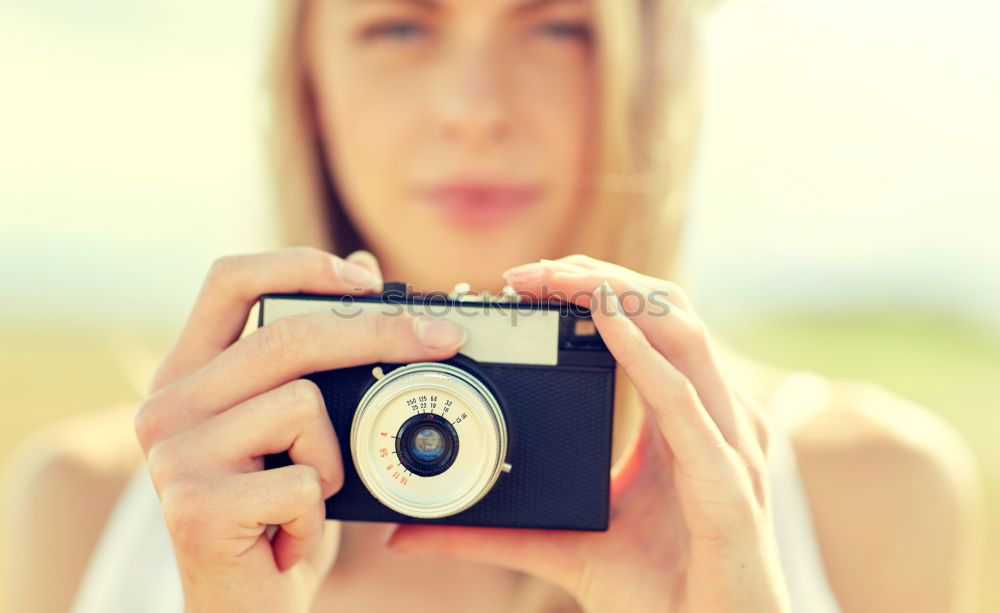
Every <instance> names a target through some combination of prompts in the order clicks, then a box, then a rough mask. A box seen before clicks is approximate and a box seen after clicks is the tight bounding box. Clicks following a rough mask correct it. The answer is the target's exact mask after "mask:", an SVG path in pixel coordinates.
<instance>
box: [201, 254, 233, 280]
mask: <svg viewBox="0 0 1000 613" xmlns="http://www.w3.org/2000/svg"><path fill="white" fill-rule="evenodd" d="M240 261H241V257H240V256H238V255H223V256H220V257H217V258H215V259H214V260H213V261H212V264H211V265H210V266H209V267H208V275H207V276H206V278H205V281H206V284H210V285H217V284H220V283H223V282H225V281H226V279H229V278H230V277H231V276H232V274H233V270H235V269H236V268H237V267H238V265H239V263H240Z"/></svg>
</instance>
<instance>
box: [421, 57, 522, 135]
mask: <svg viewBox="0 0 1000 613" xmlns="http://www.w3.org/2000/svg"><path fill="white" fill-rule="evenodd" d="M503 73H504V69H503V66H502V62H501V61H500V59H499V58H498V57H497V54H496V53H495V52H494V51H491V50H490V49H488V48H479V49H468V48H466V49H464V50H462V51H456V52H455V53H454V56H453V58H452V60H451V61H449V62H445V63H444V65H443V66H442V69H441V75H440V76H441V78H440V80H439V82H438V92H437V96H436V98H437V104H436V106H437V115H438V123H439V127H440V131H441V134H442V135H443V136H444V137H445V138H446V139H447V140H449V141H452V142H455V143H456V144H461V145H463V146H466V147H469V148H477V147H481V146H483V145H489V144H491V143H496V142H498V141H501V140H503V139H504V138H505V137H506V136H507V134H508V132H509V131H510V119H511V118H510V108H509V104H508V99H507V96H508V95H509V93H510V92H508V91H506V89H507V88H505V85H504V83H503V80H504V79H503Z"/></svg>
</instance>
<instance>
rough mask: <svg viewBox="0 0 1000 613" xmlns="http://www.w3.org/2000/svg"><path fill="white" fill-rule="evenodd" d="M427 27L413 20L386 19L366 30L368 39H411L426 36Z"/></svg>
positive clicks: (365, 33)
mask: <svg viewBox="0 0 1000 613" xmlns="http://www.w3.org/2000/svg"><path fill="white" fill-rule="evenodd" d="M427 33H428V31H427V28H425V27H424V26H422V25H420V24H419V23H416V22H413V21H400V20H393V21H385V22H382V23H379V24H375V25H373V26H371V27H369V28H366V29H365V31H364V37H365V39H367V40H373V39H374V40H379V39H381V40H396V41H410V40H417V39H419V38H422V37H424V36H426V35H427Z"/></svg>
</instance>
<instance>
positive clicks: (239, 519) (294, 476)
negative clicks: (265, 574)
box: [158, 464, 325, 568]
mask: <svg viewBox="0 0 1000 613" xmlns="http://www.w3.org/2000/svg"><path fill="white" fill-rule="evenodd" d="M158 494H159V497H160V505H161V508H162V510H163V517H164V520H165V523H166V525H167V528H168V529H169V531H170V534H171V537H172V540H173V542H174V547H175V549H176V551H177V553H178V555H179V556H184V557H194V558H203V557H205V556H209V555H214V554H221V555H224V556H227V557H229V558H236V559H240V560H243V561H245V562H246V563H248V564H251V565H261V564H265V565H266V564H278V565H279V567H280V568H287V567H288V566H290V565H291V564H293V563H294V562H295V560H296V559H298V558H301V557H302V556H303V555H307V554H308V553H309V552H310V551H311V550H312V549H313V546H314V545H315V544H316V543H317V542H318V541H319V540H320V535H321V534H322V531H323V522H324V519H325V508H324V503H323V499H322V497H321V496H322V491H321V486H320V481H319V475H318V473H317V472H316V469H314V468H312V467H311V466H307V465H304V464H290V465H288V466H283V467H281V468H276V469H273V470H264V471H257V472H251V473H239V474H235V475H230V476H227V477H225V478H223V479H213V480H205V479H200V480H190V479H188V480H182V481H177V482H175V483H172V484H170V485H169V486H168V487H165V488H163V489H161V490H159V491H158ZM268 525H277V526H280V527H281V530H280V531H281V532H285V533H287V534H288V536H284V537H282V538H281V539H280V540H278V541H277V545H278V546H280V554H277V555H276V553H277V551H278V550H277V549H274V550H273V549H272V541H270V540H269V539H268V535H267V532H266V530H267V526H268ZM275 538H276V539H277V536H276V537H275Z"/></svg>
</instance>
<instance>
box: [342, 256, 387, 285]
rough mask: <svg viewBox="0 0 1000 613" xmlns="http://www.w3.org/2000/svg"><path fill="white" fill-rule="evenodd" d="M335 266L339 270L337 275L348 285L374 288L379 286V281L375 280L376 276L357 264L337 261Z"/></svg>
mask: <svg viewBox="0 0 1000 613" xmlns="http://www.w3.org/2000/svg"><path fill="white" fill-rule="evenodd" d="M334 266H335V268H336V270H337V275H338V276H339V277H340V278H341V279H343V280H344V281H347V282H348V283H351V284H353V285H356V286H358V287H374V286H375V285H377V284H378V279H376V278H375V275H373V274H372V273H370V272H368V270H367V269H365V268H363V267H361V266H358V265H357V264H352V263H351V262H348V261H346V260H341V259H336V260H334Z"/></svg>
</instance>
